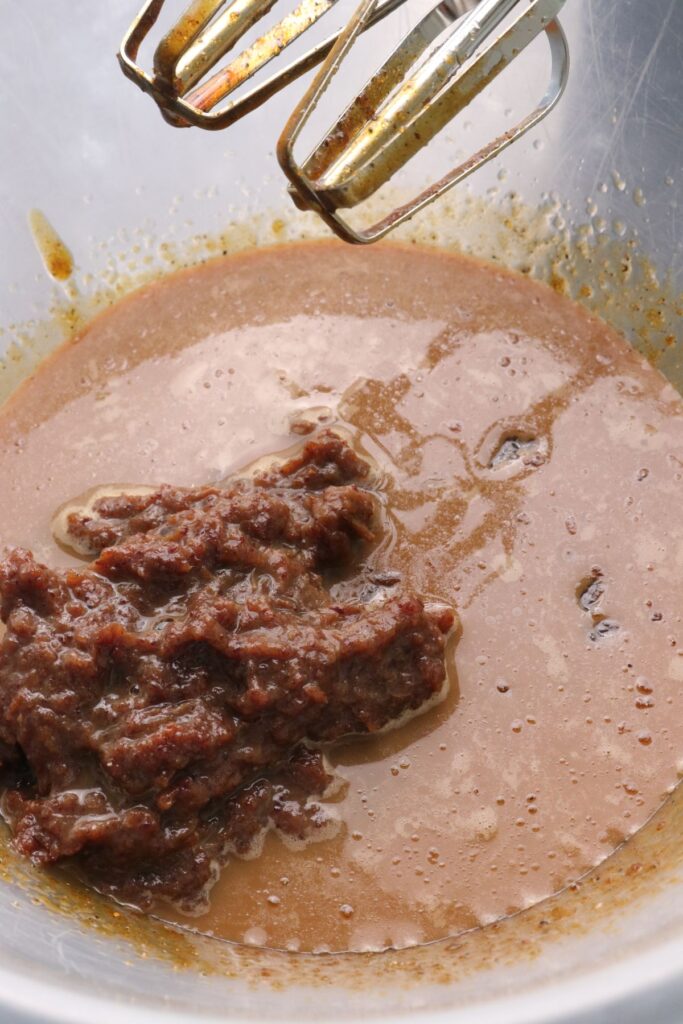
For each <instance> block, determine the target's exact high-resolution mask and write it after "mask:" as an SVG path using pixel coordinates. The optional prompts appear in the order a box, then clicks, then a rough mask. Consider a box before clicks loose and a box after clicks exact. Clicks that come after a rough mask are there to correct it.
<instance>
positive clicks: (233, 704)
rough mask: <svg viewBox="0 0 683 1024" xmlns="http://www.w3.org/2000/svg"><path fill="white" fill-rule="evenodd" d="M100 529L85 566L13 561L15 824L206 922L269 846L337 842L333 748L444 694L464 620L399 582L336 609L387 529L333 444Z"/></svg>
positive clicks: (10, 722)
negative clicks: (195, 910)
mask: <svg viewBox="0 0 683 1024" xmlns="http://www.w3.org/2000/svg"><path fill="white" fill-rule="evenodd" d="M94 513H95V514H94V515H92V516H90V515H85V514H80V515H79V514H72V515H71V516H70V518H69V522H68V529H69V533H70V534H71V536H72V538H73V539H74V542H75V543H78V544H79V546H81V547H86V548H87V549H89V550H91V551H92V552H93V555H94V556H96V557H95V559H94V561H93V562H92V563H91V564H90V565H89V566H88V567H87V568H83V569H68V570H62V571H55V570H52V569H50V568H48V567H47V566H44V565H40V564H39V563H37V562H36V561H35V560H34V559H33V557H32V555H31V554H30V553H29V552H27V551H24V550H21V549H14V550H11V551H10V552H9V553H8V554H7V556H6V557H5V558H4V560H3V561H2V562H0V602H1V604H0V614H1V616H2V620H3V622H4V623H5V624H6V631H5V634H4V636H3V638H2V642H1V645H0V761H1V764H2V771H3V786H4V796H3V800H2V809H3V813H4V815H5V817H6V818H7V820H8V821H9V823H10V825H11V828H12V830H13V833H14V841H15V843H16V845H17V848H18V849H19V850H20V851H21V852H22V853H24V854H26V855H27V856H30V857H31V858H32V859H33V860H34V861H35V862H36V863H40V864H48V863H54V862H58V861H64V860H67V859H73V860H74V861H75V863H76V864H77V865H78V867H79V869H80V870H81V871H83V872H84V873H85V874H86V876H87V877H88V878H89V879H90V880H91V881H92V882H93V883H94V884H95V885H97V886H98V887H100V888H102V889H106V890H107V891H109V892H113V893H114V894H116V895H118V896H119V897H121V898H124V899H127V900H131V901H133V902H136V903H137V904H138V905H141V906H146V905H149V904H150V902H151V901H152V900H153V899H154V898H155V897H162V898H165V899H170V900H173V901H176V902H180V903H181V904H184V905H186V906H189V905H191V904H192V902H193V901H196V900H197V899H198V898H200V897H201V896H202V894H204V893H205V892H206V890H207V888H208V886H209V885H210V883H211V882H212V881H213V880H215V877H216V872H217V869H218V865H219V864H220V863H221V862H224V861H225V859H226V858H227V856H228V855H229V854H230V853H231V852H234V853H237V854H244V853H247V852H249V851H250V850H253V848H254V845H255V843H256V842H257V841H258V839H259V837H260V836H262V835H263V834H264V831H265V830H266V829H268V828H273V827H274V828H277V829H280V830H281V831H282V832H283V833H284V834H287V835H289V836H292V837H295V838H298V839H303V838H306V837H307V836H309V835H310V834H311V833H312V832H315V830H316V829H320V828H321V827H322V826H323V825H324V824H325V822H326V816H325V814H324V813H323V810H322V808H321V807H320V805H319V804H317V803H316V802H315V800H313V799H312V797H314V796H316V795H321V794H322V793H324V791H325V790H326V788H327V787H328V786H329V784H330V781H331V779H330V775H329V773H328V772H327V771H326V769H325V765H324V762H323V757H322V753H321V750H320V745H321V744H327V743H331V742H333V741H335V740H338V739H339V738H340V737H343V736H347V735H350V734H364V733H365V734H371V733H375V732H377V730H379V729H382V728H383V727H384V726H386V725H387V724H388V723H390V722H392V721H393V720H395V719H397V718H398V717H399V716H401V715H403V714H404V713H406V712H409V711H414V710H416V709H418V708H420V707H421V706H422V705H423V704H424V703H425V702H426V701H428V700H429V699H430V698H431V697H433V696H434V695H435V694H437V693H438V692H439V691H441V689H442V687H443V684H444V680H445V669H444V648H445V643H446V635H447V633H448V631H449V629H450V628H451V626H452V624H453V615H452V613H451V612H450V611H449V610H445V609H443V608H437V607H425V605H424V603H423V601H422V600H421V599H420V597H418V596H417V595H415V594H414V593H411V592H409V591H407V590H405V589H404V588H402V587H401V585H400V583H399V584H396V583H395V582H394V583H393V585H391V579H390V577H386V578H385V579H389V581H390V585H389V586H386V585H385V586H383V585H382V584H381V581H380V583H379V584H377V583H376V585H375V586H374V587H373V586H368V585H367V583H368V581H367V580H366V581H365V582H366V585H365V586H363V587H361V586H356V587H355V589H354V588H353V587H351V588H349V589H348V593H349V594H351V595H353V594H355V598H354V599H353V600H344V601H341V602H339V601H337V600H335V599H334V596H333V595H334V593H337V596H339V594H340V593H344V590H343V588H341V589H339V588H337V589H336V591H335V583H338V581H339V580H340V579H342V578H345V577H348V576H349V575H352V574H353V572H355V573H356V574H357V575H359V576H360V578H362V575H363V566H362V560H363V557H364V555H366V554H367V552H368V550H369V549H370V547H371V546H372V545H374V544H376V543H377V542H378V540H379V539H380V536H381V516H380V514H379V506H378V501H377V497H376V495H375V494H373V492H372V490H371V489H370V486H369V467H368V465H367V463H366V462H364V461H363V460H362V459H360V458H359V457H358V456H357V455H356V454H355V453H354V452H353V450H352V449H351V448H350V447H349V446H348V445H347V444H346V443H345V442H344V441H343V440H342V439H341V438H339V437H338V436H337V435H335V434H334V433H331V432H326V433H323V434H321V435H320V436H319V437H318V438H317V439H314V440H312V441H310V442H309V443H307V444H306V446H305V447H304V449H303V451H302V452H301V454H300V455H299V456H297V457H295V458H293V459H291V460H290V461H289V462H287V463H286V464H284V465H281V466H279V467H278V468H276V469H272V470H269V471H267V472H263V473H261V474H259V475H256V476H253V477H251V478H245V479H239V480H236V481H234V482H231V483H230V484H229V485H228V486H226V487H223V488H215V487H201V488H192V489H186V488H175V487H161V488H160V489H159V490H158V491H156V492H154V493H151V494H146V495H139V494H136V495H125V494H123V495H120V496H116V497H108V498H103V499H100V501H99V502H97V503H96V505H95V507H94ZM370 582H372V581H370ZM331 588H332V589H331Z"/></svg>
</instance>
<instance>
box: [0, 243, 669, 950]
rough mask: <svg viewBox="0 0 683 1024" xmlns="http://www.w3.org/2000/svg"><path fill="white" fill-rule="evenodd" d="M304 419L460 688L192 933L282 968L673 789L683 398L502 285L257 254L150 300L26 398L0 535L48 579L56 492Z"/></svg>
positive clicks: (556, 847) (127, 475)
mask: <svg viewBox="0 0 683 1024" xmlns="http://www.w3.org/2000/svg"><path fill="white" fill-rule="evenodd" d="M301 418H310V419H313V420H314V421H315V422H316V423H317V422H321V423H322V422H324V423H326V424H334V425H335V426H336V427H342V428H346V429H347V430H348V431H350V432H351V436H353V438H354V440H355V443H356V444H357V445H358V446H359V448H360V449H361V450H362V451H363V452H364V453H366V454H367V455H369V456H370V457H371V458H372V459H373V460H374V461H375V463H376V464H377V465H378V466H379V467H380V469H381V471H382V473H383V475H384V489H385V491H386V493H387V503H388V507H389V509H390V515H391V519H392V522H393V525H394V533H393V536H392V538H391V541H390V543H389V544H387V545H385V546H384V547H383V548H382V549H380V551H379V552H377V553H376V555H375V556H374V557H375V559H376V562H377V563H378V565H379V566H381V565H383V564H385V563H386V564H391V566H392V567H395V568H399V569H401V570H402V572H403V573H404V575H405V579H406V582H407V583H408V584H409V585H410V586H412V587H414V588H415V589H416V590H418V591H419V592H421V593H424V594H426V595H430V596H433V597H434V598H437V599H439V600H444V601H446V602H447V603H450V604H454V605H455V606H456V607H457V609H458V612H459V614H460V617H461V620H462V638H461V640H460V643H459V645H458V647H457V650H456V661H457V675H456V668H455V666H454V665H451V666H450V668H451V689H450V694H449V696H448V698H447V700H446V701H445V702H444V703H443V704H442V705H440V706H439V707H437V708H435V709H433V710H432V711H430V712H429V713H427V714H426V715H424V716H423V717H421V718H418V719H415V720H414V721H413V722H411V723H408V724H407V725H405V726H404V727H403V728H401V729H399V730H398V731H395V732H390V733H387V734H386V735H384V736H382V737H380V738H379V739H377V740H376V741H372V742H370V743H368V741H367V740H366V741H364V742H363V743H362V744H361V743H357V744H354V743H349V744H347V745H345V746H344V747H341V748H339V749H337V750H336V751H335V753H334V763H335V765H336V767H337V769H338V772H339V774H340V775H341V776H342V777H343V778H344V779H345V780H346V785H345V786H344V787H342V788H341V789H340V790H339V791H338V792H337V793H336V795H334V796H333V797H331V798H330V803H331V804H334V805H335V806H334V809H335V810H336V812H337V813H338V814H339V816H340V817H341V819H342V822H343V827H342V829H341V831H340V832H339V834H338V835H337V836H336V837H334V838H331V839H327V840H324V841H322V842H319V843H316V844H312V845H310V846H308V847H306V848H305V849H292V848H290V847H288V846H286V845H284V843H283V842H282V841H281V840H280V839H278V838H276V837H275V836H274V835H271V836H269V837H268V839H267V842H266V846H265V849H264V851H263V854H262V855H261V856H260V857H259V858H257V859H253V860H250V861H239V860H235V861H233V862H232V863H231V864H230V865H229V866H228V868H227V869H226V870H225V871H224V873H223V876H222V878H221V880H220V881H219V883H218V884H217V886H216V888H215V889H214V891H213V899H212V906H211V910H210V911H209V912H208V913H207V914H205V915H203V916H201V917H198V918H196V919H194V920H192V921H191V922H190V923H191V924H192V926H195V927H198V928H201V929H202V930H208V931H213V932H214V933H215V934H217V935H221V936H224V937H227V938H231V939H236V940H239V941H247V942H252V943H257V944H268V945H274V946H279V947H286V948H292V949H344V948H352V949H376V948H381V947H384V946H386V945H397V946H400V945H405V944H410V943H418V942H424V941H428V940H430V939H434V938H437V937H439V936H442V935H445V934H448V933H451V932H456V931H458V930H461V929H462V928H467V927H472V926H475V925H477V924H480V923H485V922H488V921H491V920H494V919H496V918H498V917H500V916H501V915H503V914H506V913H510V912H512V911H514V910H517V909H520V908H523V907H524V906H527V905H529V904H531V903H534V902H536V901H537V900H538V899H541V898H543V897H544V896H546V895H548V894H549V893H551V892H553V891H555V890H557V889H559V888H561V887H562V886H564V885H566V884H567V883H568V882H570V881H571V880H572V879H575V878H577V877H578V876H579V875H580V874H582V873H583V872H584V871H585V870H587V869H588V868H589V867H591V866H592V865H594V864H595V863H597V862H598V861H600V860H601V859H603V858H604V857H605V856H606V855H607V854H608V853H610V852H611V850H613V849H614V847H615V846H616V845H618V844H619V843H620V842H621V841H622V840H623V838H624V837H626V836H628V835H629V834H631V833H632V832H633V831H635V830H636V829H637V828H639V827H640V826H641V825H642V824H643V823H644V822H645V821H646V819H647V818H648V817H649V816H650V815H651V814H652V812H653V811H654V810H655V808H656V807H657V806H658V804H659V803H660V802H661V800H662V798H663V796H664V795H665V793H666V791H667V790H668V789H669V788H670V787H671V786H672V785H673V784H674V783H675V781H676V779H677V765H678V764H679V763H680V760H681V758H683V718H682V716H681V714H680V705H681V701H682V699H683V695H682V689H681V684H682V683H683V656H682V654H683V630H681V608H682V607H683V521H681V517H680V507H681V496H682V493H683V403H682V402H681V399H680V397H679V396H678V395H677V393H676V392H675V391H674V390H673V389H672V388H671V387H670V385H668V384H667V383H666V381H665V380H664V378H663V377H662V376H661V375H660V374H659V373H658V372H657V371H656V370H654V369H652V368H651V367H650V366H648V365H647V364H646V363H645V362H644V361H643V360H642V359H641V357H640V356H638V355H637V354H635V353H634V352H633V351H632V350H631V349H630V347H629V346H628V345H627V343H626V342H625V341H623V340H622V339H620V338H619V337H618V336H617V335H615V334H614V333H613V332H612V331H610V330H609V329H608V328H607V327H606V326H605V325H604V324H602V323H600V322H599V321H597V320H594V319H591V318H590V317H589V316H588V315H587V314H586V313H585V312H583V311H582V310H581V309H579V308H577V307H576V306H574V305H572V304H571V303H570V302H568V301H567V300H565V299H563V298H561V297H559V296H557V295H555V294H554V293H552V292H551V291H549V290H548V289H546V288H544V287H543V286H540V285H536V284H534V283H532V282H530V281H527V280H525V279H523V278H521V277H517V276H514V275H511V274H507V273H504V272H500V271H498V270H497V269H496V268H493V267H485V266H482V265H480V264H477V263H474V262H472V261H468V260H464V259H461V258H458V257H453V256H445V255H441V254H438V253H435V252H429V251H425V250H422V251H421V250H418V249H408V248H398V247H392V246H383V247H379V248H375V249H373V250H371V251H358V250H350V249H346V248H342V247H340V246H337V245H334V244H330V245H305V246H299V247H292V248H289V249H277V250H271V251H264V252H261V253H255V254H251V255H248V256H243V257H238V258H233V259H229V260H222V261H217V262H215V263H213V264H209V265H208V266H206V267H204V268H201V269H199V270H196V271H191V272H188V273H183V274H180V275H176V276H175V277H174V278H173V279H169V280H168V281H166V282H162V283H160V284H157V285H154V286H152V287H150V288H147V289H144V290H143V291H142V292H140V293H138V294H137V295H135V296H133V297H131V298H130V299H128V300H126V301H125V302H123V303H121V304H120V305H119V306H117V307H116V308H114V309H113V310H111V311H110V312H109V313H107V314H105V315H104V316H103V317H101V318H100V319H98V320H97V321H95V323H94V324H93V325H92V326H91V327H90V328H89V329H88V330H87V331H86V332H85V333H84V335H83V336H82V337H81V338H80V340H79V341H77V342H76V343H74V344H72V345H70V346H68V347H67V348H65V349H63V350H62V351H61V352H60V353H58V355H57V356H56V357H54V358H53V359H52V360H50V361H49V362H48V363H47V364H45V365H44V366H43V368H42V369H41V370H40V371H39V372H38V373H37V374H36V376H35V377H34V378H33V379H32V380H31V381H30V382H29V383H28V384H27V385H25V386H24V387H23V388H22V389H21V391H20V392H19V393H18V394H17V395H16V396H15V397H14V399H13V400H12V401H11V402H10V403H9V404H8V405H7V406H6V407H5V408H4V409H3V410H2V413H1V414H0V474H1V477H2V480H3V487H2V492H1V493H0V524H1V527H0V530H1V532H0V539H1V540H2V542H3V543H7V544H12V545H24V546H27V547H31V548H32V549H33V551H34V553H35V555H36V557H37V558H39V559H42V560H45V561H48V562H49V563H51V564H68V563H69V561H70V556H69V555H68V554H66V553H65V552H64V551H63V550H61V549H59V548H58V547H57V546H56V544H55V543H54V540H53V538H52V535H51V522H52V518H53V515H54V512H55V510H56V509H57V507H58V506H60V505H61V504H62V503H63V502H66V501H68V500H70V499H73V498H74V497H76V496H78V495H80V494H83V493H84V492H86V491H88V490H89V489H90V488H92V487H94V486H97V485H101V484H115V485H131V484H157V483H161V482H172V483H176V484H195V483H203V482H210V481H216V480H220V479H221V478H223V477H225V476H226V475H227V474H228V473H230V472H232V471H234V470H236V469H238V468H240V467H241V466H242V465H243V464H244V463H245V462H251V461H252V460H253V459H255V458H258V457H259V456H261V455H263V454H266V453H272V452H276V451H279V450H281V449H285V448H289V447H291V445H292V443H293V442H295V441H296V440H297V436H296V434H293V433H292V424H293V423H294V424H295V425H296V421H297V420H300V419H301ZM505 442H508V443H507V444H506V443H505ZM163 913H165V915H166V916H168V908H166V909H165V911H163ZM178 919H180V918H178ZM183 920H184V921H185V922H186V923H187V919H183Z"/></svg>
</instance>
